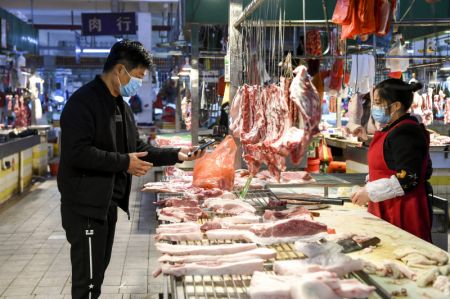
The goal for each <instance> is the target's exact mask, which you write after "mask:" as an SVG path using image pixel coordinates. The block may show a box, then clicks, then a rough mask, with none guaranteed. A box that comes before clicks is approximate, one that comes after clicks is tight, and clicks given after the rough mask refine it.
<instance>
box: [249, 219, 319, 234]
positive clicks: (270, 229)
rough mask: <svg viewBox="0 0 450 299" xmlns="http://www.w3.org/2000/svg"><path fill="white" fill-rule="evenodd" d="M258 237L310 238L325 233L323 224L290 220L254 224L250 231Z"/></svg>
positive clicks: (303, 220) (304, 220) (305, 220)
mask: <svg viewBox="0 0 450 299" xmlns="http://www.w3.org/2000/svg"><path fill="white" fill-rule="evenodd" d="M250 231H251V232H253V233H254V234H255V235H257V236H258V237H264V238H266V237H297V236H311V235H315V234H318V233H321V232H326V231H327V226H326V225H325V224H323V223H320V222H316V221H312V220H308V219H304V218H291V219H285V220H279V221H276V222H270V223H260V224H255V225H253V226H252V227H251V229H250Z"/></svg>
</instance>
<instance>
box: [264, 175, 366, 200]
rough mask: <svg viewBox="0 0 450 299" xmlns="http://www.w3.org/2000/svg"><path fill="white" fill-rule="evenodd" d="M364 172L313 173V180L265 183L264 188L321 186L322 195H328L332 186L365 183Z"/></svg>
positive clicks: (360, 184)
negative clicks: (295, 182)
mask: <svg viewBox="0 0 450 299" xmlns="http://www.w3.org/2000/svg"><path fill="white" fill-rule="evenodd" d="M366 175H367V174H365V173H333V174H314V173H312V174H311V176H312V177H313V178H314V180H315V182H311V183H302V184H289V183H286V184H284V183H267V184H266V188H268V189H271V188H308V187H323V188H324V196H325V197H328V195H329V190H328V189H329V188H334V187H348V186H353V185H359V186H363V185H364V184H365V183H366Z"/></svg>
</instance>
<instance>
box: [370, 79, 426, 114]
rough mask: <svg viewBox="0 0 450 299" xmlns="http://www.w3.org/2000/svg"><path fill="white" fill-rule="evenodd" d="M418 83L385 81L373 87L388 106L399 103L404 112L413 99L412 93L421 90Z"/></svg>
mask: <svg viewBox="0 0 450 299" xmlns="http://www.w3.org/2000/svg"><path fill="white" fill-rule="evenodd" d="M422 87H423V85H422V83H420V82H413V83H411V84H408V83H406V82H405V81H403V80H400V79H387V80H384V81H383V82H381V83H379V84H378V85H377V86H375V90H378V95H379V96H380V98H381V99H383V100H386V101H387V102H388V104H392V103H394V102H400V103H402V105H403V108H404V110H405V111H406V110H408V109H409V107H411V104H412V102H413V99H414V92H415V91H417V90H420V89H422Z"/></svg>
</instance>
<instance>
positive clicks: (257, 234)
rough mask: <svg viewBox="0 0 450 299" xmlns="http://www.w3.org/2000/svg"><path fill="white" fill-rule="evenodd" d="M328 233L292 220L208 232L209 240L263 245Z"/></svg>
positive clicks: (323, 228) (321, 226)
mask: <svg viewBox="0 0 450 299" xmlns="http://www.w3.org/2000/svg"><path fill="white" fill-rule="evenodd" d="M326 231H327V226H326V225H324V224H322V223H319V222H315V221H311V220H309V219H301V218H292V219H285V220H279V221H276V222H271V223H257V224H246V225H242V226H241V227H240V228H239V226H235V227H234V228H233V229H230V228H226V229H211V230H208V231H207V232H206V236H207V238H208V239H209V240H245V241H249V242H254V243H257V244H261V245H271V244H278V243H286V242H293V241H296V240H302V239H306V240H308V239H310V238H314V239H316V237H315V236H316V235H317V234H320V233H322V232H326Z"/></svg>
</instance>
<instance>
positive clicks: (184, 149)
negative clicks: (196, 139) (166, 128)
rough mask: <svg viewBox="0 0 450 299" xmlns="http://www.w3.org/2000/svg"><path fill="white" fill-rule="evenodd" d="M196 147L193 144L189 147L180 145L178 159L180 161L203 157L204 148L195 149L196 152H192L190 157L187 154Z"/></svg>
mask: <svg viewBox="0 0 450 299" xmlns="http://www.w3.org/2000/svg"><path fill="white" fill-rule="evenodd" d="M195 149H196V147H195V146H191V147H182V148H181V149H180V151H179V152H178V160H180V161H193V160H196V159H199V158H201V157H203V156H204V155H205V153H206V149H203V150H201V151H197V152H196V153H194V154H192V155H191V156H190V157H189V156H188V154H189V153H192V152H193V151H194V150H195Z"/></svg>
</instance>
